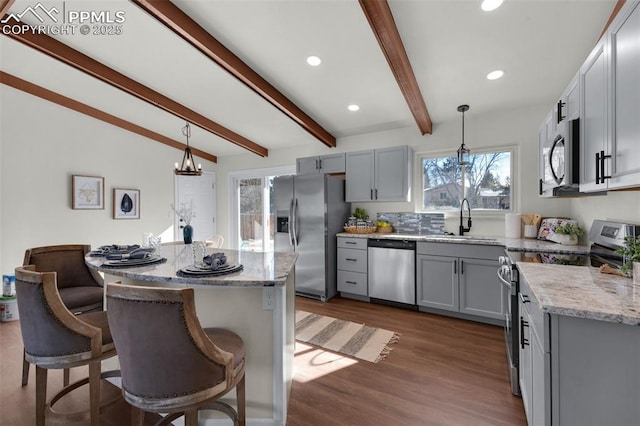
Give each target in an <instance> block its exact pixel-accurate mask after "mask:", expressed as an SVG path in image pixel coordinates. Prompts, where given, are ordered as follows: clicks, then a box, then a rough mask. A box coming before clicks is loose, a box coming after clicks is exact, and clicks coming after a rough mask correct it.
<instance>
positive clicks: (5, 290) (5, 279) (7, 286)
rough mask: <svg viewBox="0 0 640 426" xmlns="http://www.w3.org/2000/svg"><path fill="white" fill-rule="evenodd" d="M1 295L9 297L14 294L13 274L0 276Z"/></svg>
mask: <svg viewBox="0 0 640 426" xmlns="http://www.w3.org/2000/svg"><path fill="white" fill-rule="evenodd" d="M2 295H3V296H4V297H11V296H15V295H16V276H15V275H3V276H2Z"/></svg>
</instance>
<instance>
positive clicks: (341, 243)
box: [337, 237, 369, 296]
mask: <svg viewBox="0 0 640 426" xmlns="http://www.w3.org/2000/svg"><path fill="white" fill-rule="evenodd" d="M337 245H338V282H337V286H338V291H339V292H340V293H348V294H355V295H358V296H367V295H368V293H369V292H368V284H367V283H368V281H367V239H366V238H349V237H338V244H337Z"/></svg>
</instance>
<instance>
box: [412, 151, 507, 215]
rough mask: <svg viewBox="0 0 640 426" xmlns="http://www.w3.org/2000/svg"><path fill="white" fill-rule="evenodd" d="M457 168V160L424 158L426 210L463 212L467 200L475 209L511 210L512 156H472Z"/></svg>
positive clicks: (423, 206)
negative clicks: (462, 205) (464, 165)
mask: <svg viewBox="0 0 640 426" xmlns="http://www.w3.org/2000/svg"><path fill="white" fill-rule="evenodd" d="M470 160H471V161H470V164H469V165H467V166H466V167H464V170H463V168H462V167H460V166H459V165H458V160H457V158H456V157H422V175H423V178H422V183H423V185H422V208H423V210H449V209H458V208H460V203H461V201H462V199H463V198H464V197H466V198H467V200H469V205H470V206H471V208H472V209H489V210H510V209H511V152H510V151H501V152H488V153H481V154H474V155H471V156H470Z"/></svg>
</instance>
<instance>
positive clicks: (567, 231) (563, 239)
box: [552, 222, 584, 246]
mask: <svg viewBox="0 0 640 426" xmlns="http://www.w3.org/2000/svg"><path fill="white" fill-rule="evenodd" d="M553 232H554V234H555V235H554V236H553V238H552V241H555V242H556V243H560V244H565V245H569V246H575V245H576V244H578V237H579V236H581V235H583V234H584V229H582V228H581V227H580V226H579V225H578V224H577V223H574V222H564V223H563V224H562V225H560V226H558V227H557V228H556V229H555V230H554V231H553Z"/></svg>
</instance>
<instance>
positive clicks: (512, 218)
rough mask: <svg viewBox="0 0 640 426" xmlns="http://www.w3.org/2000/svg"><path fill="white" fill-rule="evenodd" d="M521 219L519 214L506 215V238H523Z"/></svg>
mask: <svg viewBox="0 0 640 426" xmlns="http://www.w3.org/2000/svg"><path fill="white" fill-rule="evenodd" d="M520 224H521V219H520V215H519V214H513V213H508V214H506V215H504V236H505V237H506V238H520V237H521V233H520V230H521V226H520Z"/></svg>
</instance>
